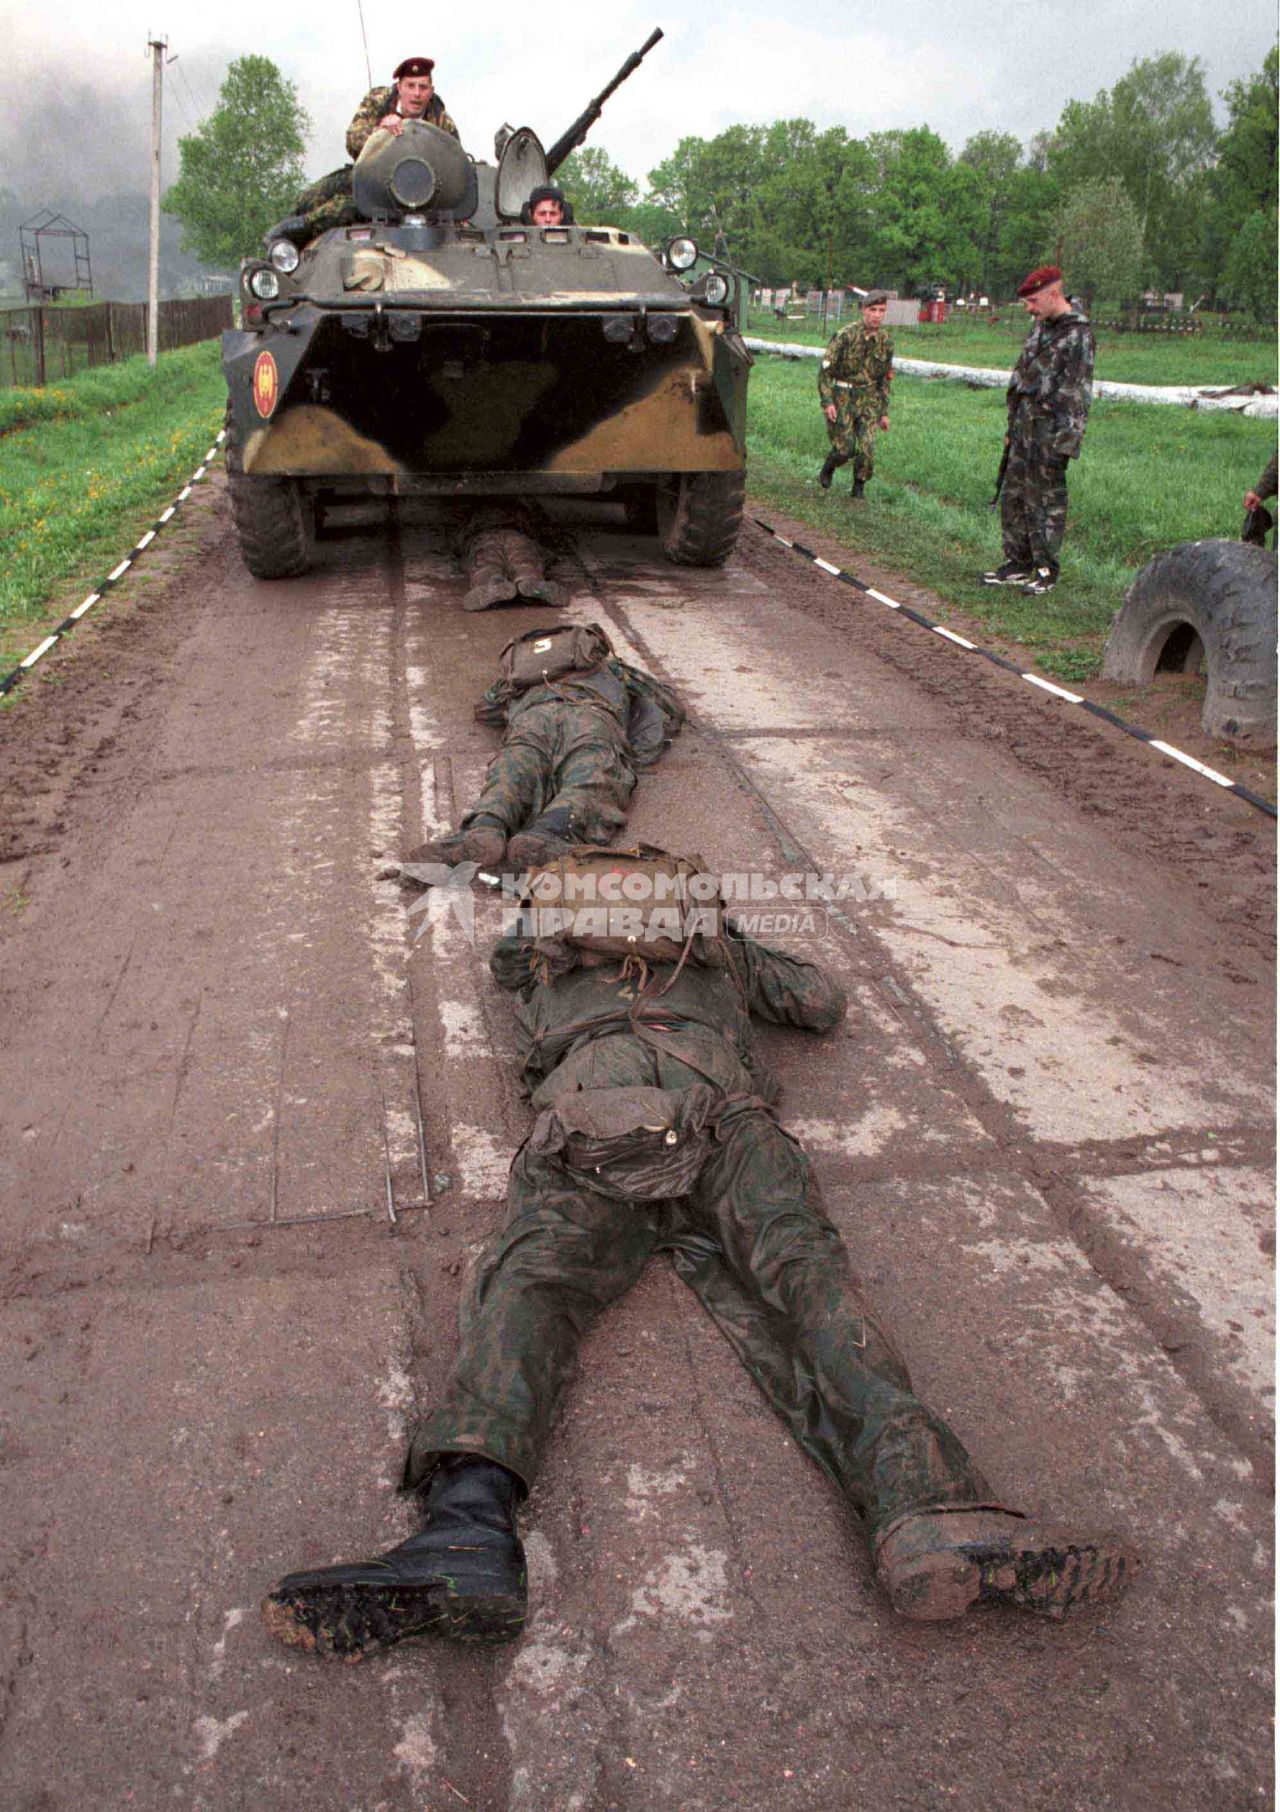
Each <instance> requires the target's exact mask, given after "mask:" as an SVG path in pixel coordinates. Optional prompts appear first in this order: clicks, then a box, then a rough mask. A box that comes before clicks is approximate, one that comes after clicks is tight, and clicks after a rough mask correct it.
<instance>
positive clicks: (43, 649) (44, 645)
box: [18, 635, 58, 667]
mask: <svg viewBox="0 0 1280 1812" xmlns="http://www.w3.org/2000/svg"><path fill="white" fill-rule="evenodd" d="M57 640H58V638H57V636H56V635H47V636H46V637H45V638H44V640H43V642H41V644H40V646H39V647H38V648H33V649H32V650H31V653H30V654H29V655H28V656H27V658H26V660H25V661H19V662H18V665H19V667H34V666H35V664H36V662H37V661H38V660H39V659H40V656H41V655H42V654H48V652H49V650H50V649H51V648H52V647H53V646H54V645H55V643H56V642H57Z"/></svg>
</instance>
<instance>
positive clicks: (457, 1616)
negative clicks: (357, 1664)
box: [262, 1454, 525, 1661]
mask: <svg viewBox="0 0 1280 1812" xmlns="http://www.w3.org/2000/svg"><path fill="white" fill-rule="evenodd" d="M520 1495H521V1487H520V1483H519V1481H518V1480H517V1478H516V1477H515V1474H514V1473H511V1472H508V1471H507V1469H506V1467H505V1466H497V1465H495V1464H494V1463H493V1462H492V1461H491V1460H484V1459H477V1458H475V1457H473V1456H472V1455H470V1454H445V1455H444V1457H443V1458H442V1459H441V1461H440V1465H439V1466H438V1468H437V1469H436V1471H435V1473H434V1474H433V1475H432V1478H431V1482H430V1484H429V1485H428V1486H427V1489H426V1491H425V1493H424V1494H423V1500H422V1506H423V1510H424V1512H425V1514H426V1522H425V1525H424V1527H423V1528H422V1530H421V1531H420V1533H419V1534H417V1535H412V1536H410V1538H409V1540H408V1541H405V1542H401V1544H400V1546H399V1547H398V1548H392V1549H390V1550H389V1551H388V1552H387V1553H386V1554H379V1555H377V1556H375V1558H374V1559H372V1560H363V1561H356V1562H354V1563H352V1564H351V1565H348V1566H337V1567H318V1568H317V1569H316V1570H315V1571H314V1572H309V1573H290V1574H288V1575H287V1576H286V1577H285V1578H284V1579H282V1580H281V1581H280V1583H279V1585H278V1586H277V1587H276V1588H275V1590H274V1591H273V1592H270V1593H269V1594H268V1595H267V1597H266V1598H264V1599H263V1601H262V1621H263V1622H264V1623H265V1624H266V1626H267V1628H268V1629H269V1630H270V1632H271V1634H272V1635H273V1636H276V1637H278V1638H279V1640H280V1641H281V1642H284V1643H287V1644H288V1645H289V1647H290V1648H305V1649H307V1650H309V1651H310V1652H312V1653H314V1654H321V1655H337V1656H340V1657H341V1658H342V1659H343V1660H345V1661H359V1660H360V1658H361V1657H362V1656H363V1655H366V1654H368V1653H369V1652H370V1650H372V1649H377V1648H389V1647H391V1645H392V1644H393V1643H396V1642H403V1641H404V1639H405V1638H406V1637H407V1636H428V1635H430V1636H447V1637H449V1638H451V1639H452V1640H453V1641H455V1642H511V1641H513V1640H514V1639H515V1638H516V1637H517V1636H518V1635H519V1634H520V1632H521V1630H522V1629H523V1628H524V1618H525V1565H524V1549H523V1548H522V1547H521V1545H520V1541H519V1538H518V1537H517V1535H516V1504H517V1502H518V1499H519V1497H520Z"/></svg>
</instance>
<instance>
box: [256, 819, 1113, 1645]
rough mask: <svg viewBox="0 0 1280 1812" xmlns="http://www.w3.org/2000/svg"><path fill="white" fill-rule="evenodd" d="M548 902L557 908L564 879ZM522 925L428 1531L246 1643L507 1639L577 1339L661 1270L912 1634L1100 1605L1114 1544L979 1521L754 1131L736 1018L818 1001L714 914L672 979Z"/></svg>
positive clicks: (797, 972)
mask: <svg viewBox="0 0 1280 1812" xmlns="http://www.w3.org/2000/svg"><path fill="white" fill-rule="evenodd" d="M605 853H606V854H607V856H610V857H612V858H613V862H614V869H613V878H614V879H615V880H616V881H618V883H619V889H617V890H615V892H614V894H613V895H612V896H610V895H607V894H605V892H604V890H603V888H602V889H601V893H600V896H599V897H614V898H617V897H621V898H624V899H627V900H631V901H636V900H637V899H638V898H639V897H640V896H638V895H637V893H636V892H635V891H634V889H629V890H628V888H627V884H628V883H629V882H634V881H635V880H637V879H638V878H640V875H641V873H642V870H643V862H635V861H633V862H632V863H631V865H630V866H628V863H627V860H626V857H627V852H616V853H615V852H605ZM650 853H651V854H652V852H650ZM633 854H638V852H633ZM667 860H670V859H667ZM568 866H569V865H568V864H566V867H568ZM544 872H545V874H547V875H550V874H551V873H553V871H544ZM691 872H693V873H694V874H695V878H696V879H697V880H699V881H700V880H704V879H710V877H705V876H701V875H698V874H696V869H695V870H692V871H691ZM714 886H715V883H714V881H712V887H713V888H714ZM562 887H563V891H562V893H561V895H560V897H561V899H564V898H568V897H571V896H570V895H569V893H568V888H567V885H565V884H564V883H563V877H562ZM535 891H536V890H535ZM577 897H578V898H581V897H582V896H581V895H579V896H577ZM650 897H653V896H650ZM700 897H702V898H705V897H706V896H705V895H702V896H700ZM621 910H622V911H623V912H625V910H626V909H621ZM632 910H643V908H638V909H637V908H632ZM706 910H707V909H706V908H705V907H703V908H701V909H700V912H701V913H702V914H705V912H706ZM528 916H529V915H528V914H526V923H524V924H522V925H521V927H520V928H519V929H518V930H516V931H515V932H514V933H513V934H511V935H509V936H507V937H504V938H503V939H502V940H501V941H500V942H499V943H498V945H497V946H496V948H495V950H494V952H493V956H492V960H491V967H492V971H493V974H494V976H495V978H496V979H497V981H498V982H499V983H500V984H501V985H502V986H503V987H504V988H507V989H509V990H510V991H511V992H512V993H514V994H515V996H516V1007H515V1011H516V1020H517V1027H518V1033H517V1045H518V1051H519V1056H520V1059H521V1061H522V1064H523V1073H524V1078H525V1082H526V1085H527V1086H528V1088H529V1089H530V1091H531V1096H532V1102H533V1105H534V1107H535V1108H536V1109H537V1110H538V1118H537V1120H536V1122H535V1125H534V1128H533V1132H532V1134H531V1136H530V1137H529V1138H528V1139H527V1140H526V1141H525V1143H524V1145H523V1146H522V1147H521V1149H520V1150H519V1152H518V1153H517V1154H516V1157H515V1160H514V1162H513V1164H512V1167H511V1172H510V1177H509V1181H508V1189H507V1219H506V1224H505V1226H504V1228H503V1229H502V1231H501V1233H500V1234H499V1235H498V1236H497V1237H496V1239H495V1240H494V1241H493V1242H492V1244H491V1246H490V1248H489V1249H488V1251H487V1252H486V1254H485V1255H484V1256H483V1258H482V1261H481V1263H480V1264H479V1266H478V1269H477V1272H476V1275H475V1279H474V1283H473V1286H472V1288H471V1290H470V1292H469V1297H468V1301H467V1303H466V1306H465V1308H464V1310H463V1315H462V1327H461V1345H460V1349H459V1352H458V1356H457V1361H456V1364H455V1367H454V1372H453V1377H452V1381H451V1383H450V1384H449V1386H448V1387H447V1389H446V1391H445V1394H444V1397H443V1400H442V1401H441V1402H439V1403H438V1405H437V1406H436V1407H435V1409H434V1410H432V1411H431V1412H430V1413H429V1414H428V1415H427V1417H426V1418H425V1420H424V1421H422V1422H421V1423H420V1424H419V1425H418V1427H417V1428H416V1430H415V1432H414V1434H413V1436H412V1439H411V1442H410V1446H409V1451H408V1455H407V1457H406V1462H405V1469H404V1480H403V1482H404V1486H405V1488H406V1489H407V1490H412V1491H415V1492H418V1493H420V1494H421V1499H422V1505H423V1511H424V1527H423V1528H422V1530H421V1531H420V1532H419V1533H418V1534H416V1535H414V1536H411V1537H410V1539H409V1540H408V1541H406V1542H404V1543H402V1544H401V1545H400V1546H399V1547H397V1548H395V1549H392V1550H391V1551H390V1552H389V1553H386V1554H383V1555H380V1556H378V1557H376V1558H375V1559H373V1560H369V1561H358V1562H355V1563H353V1564H351V1565H345V1566H338V1567H326V1568H321V1569H319V1570H317V1571H312V1572H302V1573H294V1574H290V1575H289V1576H288V1577H286V1578H285V1579H283V1580H281V1582H280V1583H279V1585H278V1586H277V1587H276V1588H275V1589H274V1591H272V1592H271V1593H270V1594H269V1595H268V1597H267V1598H266V1599H265V1601H264V1603H263V1606H262V1614H263V1619H264V1621H265V1623H266V1625H267V1627H268V1629H270V1630H271V1632H272V1633H273V1634H274V1635H276V1636H277V1637H279V1638H280V1639H281V1640H282V1641H284V1642H286V1643H289V1644H291V1645H294V1646H300V1647H303V1648H306V1649H309V1650H312V1651H316V1652H319V1653H322V1654H330V1655H338V1656H341V1657H343V1658H345V1659H348V1660H355V1659H358V1658H359V1657H360V1656H361V1655H362V1654H364V1653H366V1652H367V1651H368V1650H370V1649H372V1648H375V1647H378V1646H380V1645H381V1646H385V1645H388V1644H391V1643H395V1642H398V1641H400V1640H402V1639H403V1638H404V1637H406V1636H414V1635H419V1634H424V1633H429V1632H430V1633H436V1634H440V1635H446V1636H451V1637H453V1638H455V1639H458V1640H463V1641H503V1640H509V1639H511V1638H513V1637H515V1636H517V1635H518V1634H519V1633H520V1631H521V1629H522V1628H523V1623H524V1616H525V1566H524V1556H523V1551H522V1548H521V1545H520V1542H519V1538H518V1535H517V1528H516V1512H517V1508H518V1504H519V1501H520V1500H521V1499H522V1498H523V1497H524V1496H525V1494H526V1493H527V1492H528V1490H529V1488H530V1486H531V1485H532V1484H533V1482H534V1480H535V1478H536V1477H537V1475H538V1471H539V1468H540V1466H541V1464H542V1460H543V1455H544V1453H545V1450H546V1446H547V1441H548V1438H549V1436H550V1433H551V1429H552V1426H553V1424H554V1421H555V1418H556V1413H557V1408H558V1404H559V1400H560V1397H561V1394H562V1392H563V1390H564V1388H565V1386H566V1384H567V1383H568V1381H569V1378H570V1376H571V1374H572V1372H573V1369H574V1364H575V1360H576V1355H577V1350H578V1345H579V1342H580V1340H581V1338H582V1336H583V1335H584V1333H585V1332H586V1330H587V1328H588V1327H589V1326H590V1324H591V1322H592V1321H593V1320H594V1318H595V1316H596V1315H597V1314H598V1313H599V1312H600V1310H602V1309H604V1308H606V1307H607V1306H608V1305H609V1304H610V1303H612V1302H614V1301H616V1300H617V1298H618V1297H619V1296H621V1295H622V1293H623V1292H624V1291H625V1290H627V1289H629V1288H630V1286H631V1285H632V1284H633V1283H635V1282H636V1280H637V1279H638V1278H639V1276H640V1274H641V1272H642V1271H643V1270H644V1268H645V1265H646V1264H647V1262H648V1260H649V1259H650V1257H652V1256H653V1255H654V1254H655V1253H657V1252H660V1251H666V1252H669V1253H670V1254H671V1256H672V1262H673V1264H674V1267H675V1269H676V1271H677V1272H678V1273H679V1274H680V1275H681V1276H682V1277H683V1278H684V1279H685V1280H686V1282H687V1283H688V1284H689V1285H690V1286H691V1287H692V1289H693V1290H694V1291H695V1293H696V1294H697V1296H698V1297H699V1299H700V1301H701V1303H702V1305H703V1307H704V1308H705V1309H706V1310H707V1312H708V1314H709V1315H710V1316H711V1317H712V1319H713V1320H714V1321H715V1322H716V1324H717V1326H718V1327H719V1328H720V1330H721V1332H722V1333H723V1334H724V1336H725V1338H726V1339H727V1340H728V1341H729V1343H730V1345H731V1346H732V1347H733V1348H734V1350H735V1352H737V1354H738V1356H739V1357H740V1358H741V1360H742V1361H743V1363H744V1364H745V1366H746V1367H747V1369H748V1371H749V1372H750V1374H751V1376H752V1377H753V1378H754V1379H755V1381H756V1383H757V1384H758V1385H759V1386H760V1388H761V1389H762V1391H763V1392H764V1394H765V1396H766V1397H767V1399H768V1400H769V1402H770V1403H771V1404H772V1406H773V1408H774V1409H775V1410H776V1411H777V1413H778V1414H779V1416H780V1417H781V1418H782V1420H783V1421H784V1422H785V1423H786V1425H787V1426H788V1427H789V1428H790V1429H791V1431H792V1433H793V1434H794V1436H795V1438H796V1439H797V1441H799V1443H800V1444H801V1446H802V1447H803V1448H804V1450H805V1452H806V1453H807V1454H808V1455H809V1456H810V1458H811V1459H813V1460H814V1462H815V1463H816V1464H817V1465H818V1466H819V1468H820V1469H821V1470H822V1471H823V1472H824V1473H825V1474H826V1475H827V1477H828V1478H829V1479H831V1480H832V1482H833V1483H834V1484H835V1486H836V1487H837V1489H838V1490H839V1491H840V1492H841V1493H842V1495H843V1496H844V1497H845V1499H846V1501H847V1502H848V1503H849V1505H850V1507H851V1509H852V1510H853V1511H854V1513H855V1514H856V1515H857V1516H858V1518H859V1519H860V1520H861V1523H862V1526H863V1531H864V1534H865V1535H866V1537H867V1540H868V1542H869V1544H870V1547H871V1552H872V1556H873V1560H874V1565H875V1571H876V1577H877V1579H878V1580H879V1582H880V1584H881V1585H882V1586H883V1588H884V1589H885V1590H886V1592H887V1593H888V1595H889V1598H890V1600H891V1602H892V1603H893V1605H894V1607H895V1609H897V1610H898V1611H900V1612H901V1613H902V1614H903V1615H904V1616H907V1617H911V1618H916V1619H920V1620H923V1621H936V1620H939V1619H943V1618H950V1617H958V1616H960V1615H961V1614H962V1613H963V1612H964V1611H966V1610H968V1609H969V1608H970V1607H971V1606H972V1605H976V1604H978V1603H993V1602H1004V1603H1007V1604H1012V1605H1017V1606H1020V1607H1023V1608H1026V1609H1029V1610H1034V1611H1039V1612H1041V1613H1044V1614H1047V1615H1051V1616H1061V1615H1062V1614H1063V1612H1064V1611H1065V1610H1066V1608H1067V1607H1068V1606H1069V1605H1071V1604H1074V1603H1076V1602H1078V1601H1081V1600H1084V1599H1103V1598H1107V1597H1110V1596H1114V1595H1115V1594H1116V1593H1117V1592H1118V1591H1119V1590H1121V1589H1122V1587H1123V1585H1124V1583H1125V1576H1126V1573H1131V1572H1132V1571H1133V1567H1134V1560H1133V1556H1132V1555H1131V1554H1130V1552H1129V1551H1128V1550H1127V1549H1126V1548H1125V1546H1124V1545H1123V1544H1122V1543H1120V1542H1116V1541H1113V1540H1111V1539H1109V1538H1101V1537H1080V1536H1075V1535H1065V1534H1061V1533H1055V1532H1053V1531H1051V1530H1048V1529H1046V1528H1044V1527H1042V1526H1040V1525H1038V1524H1036V1523H1033V1522H1030V1521H1028V1520H1026V1519H1025V1518H1024V1517H1023V1516H1022V1515H1020V1514H1019V1513H1018V1512H1016V1511H1011V1510H1008V1509H1006V1508H1004V1507H1003V1506H1000V1505H999V1503H998V1501H997V1500H996V1499H995V1497H994V1496H993V1493H992V1490H991V1487H990V1486H989V1485H988V1484H987V1482H986V1480H985V1479H984V1477H983V1476H982V1474H981V1473H980V1471H979V1470H978V1468H977V1467H976V1466H975V1464H974V1462H973V1461H972V1460H971V1459H970V1457H969V1455H968V1453H967V1452H966V1451H965V1449H964V1447H963V1446H962V1445H961V1443H960V1441H959V1439H958V1438H957V1437H956V1435H955V1434H954V1433H953V1432H952V1431H951V1430H950V1429H949V1428H948V1427H947V1426H946V1424H945V1423H944V1422H943V1421H942V1420H941V1419H940V1418H939V1417H938V1416H937V1415H935V1414H933V1413H932V1412H931V1411H930V1410H928V1409H927V1408H926V1407H925V1406H924V1404H923V1403H922V1402H921V1401H920V1400H919V1398H918V1397H917V1396H916V1394H915V1392H914V1390H913V1388H912V1384H911V1379H910V1377H909V1375H908V1373H907V1369H906V1366H905V1364H904V1363H903V1360H902V1358H901V1356H900V1354H899V1353H898V1351H897V1349H896V1347H895V1346H894V1344H893V1342H892V1341H891V1340H890V1338H889V1337H888V1335H887V1334H886V1333H885V1332H884V1330H883V1329H882V1328H881V1327H880V1325H879V1323H878V1322H877V1321H876V1319H875V1317H874V1315H873V1314H872V1312H871V1309H870V1308H869V1306H868V1304H867V1302H866V1299H865V1298H864V1296H863V1294H862V1291H861V1288H860V1286H859V1284H858V1282H857V1279H856V1278H855V1277H854V1275H853V1273H852V1271H851V1269H850V1265H849V1258H848V1254H847V1252H846V1250H845V1247H844V1244H843V1242H842V1240H841V1238H840V1236H839V1234H838V1233H837V1231H836V1229H835V1227H834V1226H833V1225H832V1223H831V1221H830V1220H829V1219H828V1217H827V1214H826V1212H825V1210H824V1208H823V1205H822V1201H821V1199H820V1196H819V1193H818V1187H817V1184H816V1182H815V1180H814V1177H813V1175H812V1173H811V1171H810V1168H809V1165H808V1162H807V1160H806V1158H805V1155H804V1153H803V1151H802V1150H801V1148H800V1146H799V1145H798V1144H797V1143H796V1142H795V1140H794V1139H792V1138H791V1137H790V1136H789V1135H788V1134H787V1133H785V1132H784V1131H783V1130H782V1128H781V1127H780V1126H779V1125H778V1122H777V1120H776V1119H775V1117H774V1104H775V1103H776V1101H777V1097H778V1092H779V1091H778V1088H777V1085H776V1083H775V1082H774V1080H773V1078H772V1077H771V1076H770V1075H769V1073H768V1071H767V1070H766V1069H765V1067H764V1065H763V1064H762V1063H761V1061H760V1059H759V1057H758V1056H757V1055H756V1053H755V1051H754V1049H753V1046H752V1040H751V1028H750V1015H751V1014H752V1013H756V1014H759V1015H760V1017H761V1018H763V1019H766V1020H770V1021H772V1022H774V1023H775V1024H780V1025H790V1026H797V1027H801V1028H804V1029H806V1030H808V1031H812V1032H820V1033H821V1032H830V1031H832V1030H834V1028H835V1027H836V1026H837V1025H838V1024H839V1022H840V1020H841V1019H842V1018H843V1016H844V1012H845V998H844V994H843V992H842V990H841V989H840V987H839V986H838V985H837V984H836V983H835V982H834V981H832V980H831V979H830V978H829V977H828V976H826V975H825V974H824V973H823V971H822V970H821V969H819V968H818V967H817V966H816V965H815V964H812V963H808V962H804V961H802V960H800V959H799V958H797V957H794V956H790V955H788V954H786V953H784V952H783V951H780V950H775V949H770V948H768V947H766V946H765V945H762V944H758V943H756V942H754V941H753V940H752V939H750V938H749V937H747V936H745V935H743V934H742V932H741V931H740V930H739V928H737V927H736V926H734V925H733V924H732V923H730V922H728V921H726V920H724V919H723V916H722V915H721V914H720V913H719V911H718V909H717V910H716V912H715V925H716V929H715V931H714V933H712V934H710V935H709V934H708V933H706V932H705V931H695V930H691V931H690V932H689V935H688V937H687V939H686V941H685V943H684V945H683V949H681V946H680V943H679V942H678V941H677V942H676V943H675V944H674V946H669V948H672V947H673V948H674V950H675V952H676V953H677V954H678V956H679V960H678V961H673V960H669V959H667V958H664V959H663V960H658V958H657V957H656V956H653V955H652V952H653V948H654V946H653V945H652V944H649V943H647V938H646V933H645V931H644V930H643V929H637V928H636V927H635V926H634V924H631V925H630V928H629V929H627V930H626V935H625V937H615V938H614V940H613V947H614V950H615V952H616V950H617V948H618V947H619V946H624V945H625V946H637V945H638V946H639V948H640V949H644V950H645V951H646V954H645V955H643V956H641V955H640V954H632V955H630V956H628V957H626V958H621V957H619V956H618V955H617V954H616V953H615V954H607V953H606V952H605V951H604V950H603V949H602V948H599V947H596V948H592V947H591V938H590V937H586V938H584V939H579V940H575V939H574V938H573V937H572V936H570V937H569V939H568V941H566V939H565V938H564V937H563V936H552V937H550V938H548V937H540V936H538V935H537V932H538V926H537V925H534V926H529V925H528V923H527V918H528ZM703 922H704V923H705V919H704V921H703ZM680 935H681V933H680V932H679V931H677V933H676V937H677V940H678V939H679V937H680ZM651 957H652V960H651Z"/></svg>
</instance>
